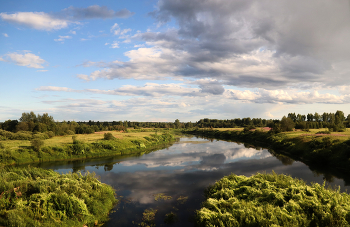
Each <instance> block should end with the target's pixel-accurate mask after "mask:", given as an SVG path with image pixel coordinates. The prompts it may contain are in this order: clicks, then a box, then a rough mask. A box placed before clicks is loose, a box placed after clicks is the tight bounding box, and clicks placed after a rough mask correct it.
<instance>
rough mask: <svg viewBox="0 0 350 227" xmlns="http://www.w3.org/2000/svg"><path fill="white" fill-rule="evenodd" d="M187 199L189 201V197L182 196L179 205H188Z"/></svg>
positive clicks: (178, 200)
mask: <svg viewBox="0 0 350 227" xmlns="http://www.w3.org/2000/svg"><path fill="white" fill-rule="evenodd" d="M187 199H188V196H180V197H179V198H177V202H178V203H179V204H184V203H186V201H187Z"/></svg>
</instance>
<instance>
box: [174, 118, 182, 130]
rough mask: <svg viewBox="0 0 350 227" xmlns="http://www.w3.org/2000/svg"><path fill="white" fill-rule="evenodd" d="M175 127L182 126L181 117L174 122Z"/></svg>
mask: <svg viewBox="0 0 350 227" xmlns="http://www.w3.org/2000/svg"><path fill="white" fill-rule="evenodd" d="M174 125H175V128H180V127H181V123H180V121H179V119H176V120H175V122H174Z"/></svg>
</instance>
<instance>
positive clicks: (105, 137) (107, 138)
mask: <svg viewBox="0 0 350 227" xmlns="http://www.w3.org/2000/svg"><path fill="white" fill-rule="evenodd" d="M103 138H104V139H105V140H114V139H115V137H114V136H113V134H112V133H110V132H107V133H105V134H104V135H103Z"/></svg>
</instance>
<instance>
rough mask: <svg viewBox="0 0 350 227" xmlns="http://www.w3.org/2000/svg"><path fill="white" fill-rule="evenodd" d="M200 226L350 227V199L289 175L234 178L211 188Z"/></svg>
mask: <svg viewBox="0 0 350 227" xmlns="http://www.w3.org/2000/svg"><path fill="white" fill-rule="evenodd" d="M206 197H207V200H206V201H205V202H204V203H203V204H202V208H201V209H200V210H199V211H197V218H198V223H199V225H200V226H349V225H350V195H348V194H346V193H340V192H339V190H332V189H325V187H324V185H322V186H321V185H319V184H312V185H311V186H309V185H307V184H306V183H305V182H304V181H302V180H298V179H293V178H292V177H290V176H286V175H283V174H282V175H277V174H275V173H273V174H256V175H253V176H251V177H245V176H237V175H234V174H232V175H230V176H226V177H224V178H222V179H221V180H220V181H218V182H217V183H215V184H214V185H213V186H211V187H209V188H208V189H207V191H206Z"/></svg>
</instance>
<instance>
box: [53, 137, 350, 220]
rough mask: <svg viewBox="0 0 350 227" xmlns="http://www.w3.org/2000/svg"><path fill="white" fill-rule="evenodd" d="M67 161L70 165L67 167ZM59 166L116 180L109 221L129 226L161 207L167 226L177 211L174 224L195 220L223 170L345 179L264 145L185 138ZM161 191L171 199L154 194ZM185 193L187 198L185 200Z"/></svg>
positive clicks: (319, 180) (333, 180)
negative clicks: (140, 151) (206, 192)
mask: <svg viewBox="0 0 350 227" xmlns="http://www.w3.org/2000/svg"><path fill="white" fill-rule="evenodd" d="M68 167H69V168H68ZM47 168H53V169H56V171H59V172H68V171H72V170H73V171H76V170H81V171H90V172H92V171H94V172H96V174H97V175H99V176H100V179H101V181H102V182H104V183H107V184H110V185H112V186H113V187H114V188H115V189H116V190H117V194H118V196H121V197H120V198H119V199H120V200H121V202H120V203H119V204H118V206H116V208H115V212H114V213H111V214H110V218H111V220H110V221H109V222H108V223H106V224H105V226H131V225H137V224H139V223H141V222H142V213H143V212H144V210H145V209H149V208H153V209H157V214H156V221H155V222H156V225H157V226H164V225H165V223H164V218H165V215H166V214H167V213H170V212H173V213H175V214H176V215H177V216H178V221H177V222H176V223H174V224H173V225H172V226H193V225H194V222H193V217H194V212H195V210H196V209H199V208H200V204H201V202H202V201H203V200H204V197H203V190H204V189H205V188H206V187H208V186H209V185H210V184H213V183H215V181H217V180H219V179H220V178H222V177H223V176H225V175H228V174H230V173H235V174H237V175H246V176H251V175H253V174H255V173H257V172H272V171H275V172H276V173H284V174H288V175H291V176H292V177H297V178H301V179H304V180H305V181H307V182H317V183H321V184H322V183H323V181H324V179H325V180H327V181H329V182H330V183H329V184H330V185H340V186H341V190H342V191H344V190H345V189H347V188H348V187H347V186H345V185H344V181H343V180H340V179H337V178H335V177H334V176H333V175H332V174H319V170H318V171H317V170H315V169H313V170H310V169H309V167H308V166H306V165H305V164H303V163H301V162H298V161H294V160H292V159H290V158H288V157H286V156H282V155H276V154H273V153H270V152H269V151H267V150H265V149H260V148H257V149H255V148H247V147H245V146H244V145H242V144H237V143H232V142H225V141H217V140H212V141H209V140H206V139H201V138H181V140H180V141H179V142H178V143H176V144H174V145H173V146H172V147H170V148H168V149H163V150H159V151H155V152H152V153H149V154H146V155H143V156H140V157H115V158H109V159H100V160H90V161H80V162H76V163H75V162H72V163H71V164H69V165H68V164H65V165H63V166H59V165H55V166H52V167H48V166H47ZM159 193H163V194H164V195H166V196H171V199H169V200H158V201H156V200H155V195H156V194H159ZM181 196H187V197H188V199H187V200H186V202H184V203H183V204H182V203H180V202H179V201H178V198H180V197H181Z"/></svg>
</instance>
